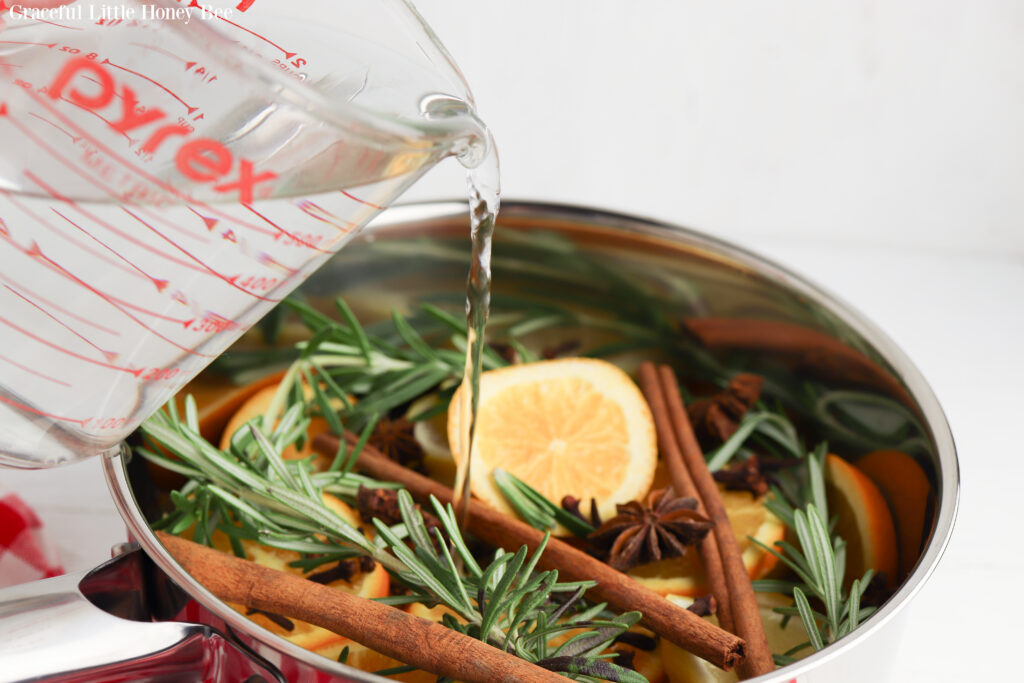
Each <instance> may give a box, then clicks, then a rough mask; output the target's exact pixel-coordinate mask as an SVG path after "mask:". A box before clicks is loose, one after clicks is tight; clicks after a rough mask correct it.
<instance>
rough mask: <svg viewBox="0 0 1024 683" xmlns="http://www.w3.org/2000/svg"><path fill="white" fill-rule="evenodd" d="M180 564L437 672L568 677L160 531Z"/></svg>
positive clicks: (208, 583)
mask: <svg viewBox="0 0 1024 683" xmlns="http://www.w3.org/2000/svg"><path fill="white" fill-rule="evenodd" d="M156 535H157V538H159V539H160V542H161V543H163V544H164V547H165V548H167V551H168V552H169V553H170V554H171V556H172V557H174V559H175V560H177V562H178V564H180V565H181V566H182V567H184V569H185V570H186V571H187V572H188V573H189V574H191V575H192V576H193V577H195V579H196V580H197V581H199V583H201V584H203V585H204V586H205V587H206V588H207V589H208V590H209V591H210V592H211V593H213V594H214V595H215V596H217V597H218V598H220V599H221V600H226V601H228V602H237V603H241V604H242V605H245V606H246V607H250V608H254V609H258V610H265V611H268V612H273V613H275V614H281V615H284V616H288V617H293V618H295V619H302V620H303V621H308V622H309V623H311V624H316V625H317V626H322V627H323V628H326V629H329V630H331V631H333V632H335V633H337V634H338V635H341V636H345V637H347V638H351V639H352V640H354V641H356V642H358V643H362V644H363V645H365V646H367V647H369V648H372V649H374V650H377V651H378V652H382V653H384V654H386V655H388V656H389V657H394V658H395V659H398V660H401V661H403V662H405V663H406V664H410V665H412V666H415V667H416V668H419V669H423V670H425V671H429V672H431V673H434V674H437V675H439V676H447V677H449V678H452V679H455V680H460V681H467V683H469V682H473V681H475V682H479V683H489V682H490V681H508V682H509V683H515V682H516V681H536V682H538V683H542V682H550V683H559V681H561V682H562V683H564V681H565V678H564V677H562V676H560V675H559V674H556V673H554V672H551V671H547V670H545V669H542V668H541V667H539V666H536V665H535V664H531V663H530V662H527V661H526V660H523V659H520V658H518V657H515V656H513V655H510V654H507V653H505V652H503V651H501V650H499V649H498V648H495V647H492V646H490V645H488V644H487V643H484V642H482V641H480V640H476V639H475V638H470V637H469V636H466V635H463V634H461V633H459V632H458V631H453V630H451V629H449V628H445V627H444V626H441V625H440V624H436V623H434V622H432V621H428V620H427V619H422V618H420V617H416V616H413V615H411V614H408V613H406V612H403V611H402V610H400V609H396V608H394V607H390V606H388V605H383V604H381V603H379V602H374V601H373V600H368V599H366V598H361V597H359V596H358V595H353V594H351V593H346V592H344V591H340V590H337V589H336V588H330V587H328V586H323V585H321V584H318V583H315V582H313V581H308V580H306V579H304V578H302V577H301V576H297V575H295V574H288V573H286V572H282V571H278V570H276V569H271V568H269V567H264V566H262V565H259V564H256V563H255V562H250V561H248V560H243V559H241V558H239V557H235V556H233V555H228V554H227V553H222V552H220V551H218V550H214V549H213V548H207V547H206V546H204V545H200V544H198V543H193V542H192V541H187V540H185V539H183V538H179V537H178V536H173V535H171V534H168V533H164V532H162V531H157V532H156Z"/></svg>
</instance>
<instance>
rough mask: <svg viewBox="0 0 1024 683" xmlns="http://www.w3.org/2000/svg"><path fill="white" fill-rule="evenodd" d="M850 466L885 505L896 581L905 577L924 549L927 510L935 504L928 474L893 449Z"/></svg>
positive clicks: (869, 454)
mask: <svg viewBox="0 0 1024 683" xmlns="http://www.w3.org/2000/svg"><path fill="white" fill-rule="evenodd" d="M854 466H855V467H856V468H857V469H859V470H860V471H861V472H864V473H865V474H866V475H868V477H870V478H871V481H873V482H874V483H875V484H876V485H877V486H878V489H879V490H880V491H881V492H882V496H883V497H884V498H885V502H886V503H888V504H889V510H890V511H891V512H892V516H893V521H894V522H895V524H896V539H897V541H898V542H899V554H900V578H902V577H905V576H907V575H908V574H910V572H911V570H913V568H914V565H915V564H917V560H918V558H919V557H920V556H921V551H922V550H924V542H925V539H926V537H927V535H928V531H929V528H928V525H929V521H928V517H929V510H932V509H934V505H935V503H934V494H933V493H932V485H931V483H930V482H929V481H928V475H927V474H925V473H924V470H923V469H921V466H920V465H919V464H917V461H916V460H914V459H913V458H912V457H910V456H909V455H907V454H906V453H904V452H902V451H895V450H881V451H875V452H873V453H868V454H867V455H865V456H864V457H863V458H861V459H859V460H858V461H857V462H856V463H854Z"/></svg>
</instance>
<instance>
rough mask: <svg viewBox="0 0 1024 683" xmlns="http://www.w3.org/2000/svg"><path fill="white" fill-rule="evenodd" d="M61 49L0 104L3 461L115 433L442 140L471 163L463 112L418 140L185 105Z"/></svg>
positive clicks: (255, 104) (45, 51)
mask: <svg viewBox="0 0 1024 683" xmlns="http://www.w3.org/2000/svg"><path fill="white" fill-rule="evenodd" d="M20 37H25V36H20ZM22 42H26V43H27V42H31V41H22ZM76 45H78V47H74V48H73V50H75V52H71V51H69V54H66V55H56V53H55V50H54V47H57V45H56V44H39V45H36V46H34V47H31V48H27V49H22V50H21V51H20V52H18V53H16V56H18V57H20V59H19V62H20V63H19V64H16V65H14V66H15V67H17V68H16V70H14V71H11V68H12V67H11V66H10V64H11V63H10V62H8V65H9V66H8V67H7V68H8V74H7V75H8V76H9V77H10V78H11V79H12V82H13V83H14V84H15V85H17V92H16V93H15V96H12V97H8V98H7V99H5V100H4V101H3V102H2V103H0V137H2V138H3V139H4V141H5V149H4V150H3V154H2V155H0V263H2V264H3V268H2V270H0V385H2V389H0V425H3V429H2V431H0V461H3V462H5V463H6V464H9V465H15V466H25V465H26V464H29V465H35V466H39V465H45V464H53V463H58V462H63V461H70V460H76V459H80V458H83V457H86V456H88V455H92V454H95V453H98V452H101V451H104V450H106V449H108V448H110V447H111V446H112V445H114V444H116V443H117V442H118V441H120V440H121V439H122V438H123V437H124V436H126V435H127V434H128V433H129V432H130V431H131V430H132V429H133V428H134V427H135V426H136V425H137V424H138V422H139V421H141V420H142V419H144V418H145V417H146V416H147V415H148V414H150V413H151V412H152V411H153V410H155V409H156V408H157V407H158V406H159V405H161V404H162V403H163V402H164V401H166V400H167V399H168V398H169V397H170V396H171V395H173V394H174V393H175V392H176V391H177V390H178V389H179V388H180V387H181V386H182V385H184V384H185V383H186V382H187V381H188V380H189V379H190V378H191V377H192V376H193V375H194V374H195V373H196V372H198V371H199V370H200V369H201V368H202V367H204V366H205V365H206V364H208V363H209V362H210V361H211V360H212V359H213V358H214V357H216V356H217V355H218V354H219V353H220V352H221V351H222V350H223V349H224V348H226V347H227V346H228V345H230V343H231V342H233V341H234V340H235V339H236V338H237V337H238V336H239V335H241V334H242V332H244V331H245V329H247V328H248V327H249V326H250V325H252V324H253V323H254V322H255V321H256V320H257V319H259V318H260V317H261V316H262V315H263V314H264V313H266V311H267V310H269V309H270V308H271V307H272V306H273V305H274V304H276V303H277V302H278V301H280V300H281V299H282V298H283V297H284V296H285V295H286V294H287V293H288V292H289V291H291V290H292V289H293V288H294V287H295V286H297V285H298V284H299V283H300V282H301V281H302V280H303V279H305V277H306V276H307V275H308V274H309V273H311V272H312V271H313V270H315V269H316V268H317V267H318V266H319V265H320V264H321V263H322V262H323V261H324V260H325V259H326V258H328V257H330V255H331V254H333V253H334V252H336V251H337V250H338V249H340V248H341V247H342V246H343V245H344V244H345V243H346V242H347V241H348V240H349V239H350V238H351V237H352V236H353V235H354V234H355V233H356V232H357V231H358V229H359V228H360V227H361V226H362V225H364V224H365V223H366V222H367V221H368V220H370V219H371V218H372V217H373V216H374V215H376V213H378V212H379V211H380V210H381V208H382V207H384V206H386V205H387V204H388V203H389V202H390V201H391V200H392V199H393V198H394V197H395V196H397V195H398V194H400V193H401V191H403V190H404V189H405V188H406V187H407V186H408V185H409V184H411V183H412V182H414V181H415V180H416V179H418V178H419V176H420V175H421V174H422V173H423V172H424V171H425V170H426V169H427V168H429V167H430V166H431V165H433V164H434V163H436V162H437V161H438V160H439V159H441V158H443V157H445V156H448V155H450V154H452V153H454V152H455V151H456V147H457V144H456V142H457V141H462V142H463V143H465V145H466V149H465V150H464V153H465V154H467V155H468V157H472V156H473V150H474V149H476V148H477V147H478V146H479V143H473V144H469V143H466V141H468V140H480V139H482V135H481V130H482V128H481V126H480V124H479V123H478V122H477V121H476V119H475V118H474V117H473V116H472V114H471V113H469V112H468V111H467V112H466V113H464V114H462V115H451V116H449V117H448V119H447V121H446V122H445V124H444V125H443V126H441V125H439V126H438V127H437V129H436V131H435V132H434V133H432V134H420V135H418V136H416V137H410V136H403V134H402V132H401V131H399V132H394V131H384V132H381V131H379V130H366V129H361V128H359V127H358V126H356V127H352V126H348V127H339V126H336V125H331V122H330V121H328V122H325V121H324V120H323V117H322V116H318V115H317V113H316V112H310V111H309V110H308V109H306V108H303V107H301V106H291V105H292V103H290V102H288V101H287V100H282V99H281V98H280V97H278V98H277V99H273V100H268V95H267V92H266V91H265V90H264V88H267V87H270V86H273V85H274V84H270V85H267V84H259V83H256V84H255V85H253V86H252V87H250V88H248V89H244V88H235V89H233V91H232V95H233V98H232V99H231V100H226V99H225V98H224V97H215V98H212V99H209V100H204V99H202V98H201V97H200V96H199V95H198V94H197V95H195V97H196V99H194V100H185V99H184V98H183V97H182V95H181V94H180V93H181V92H182V91H175V90H173V89H171V88H170V87H168V85H167V81H165V80H161V81H159V82H158V81H156V79H152V78H150V77H148V76H147V75H146V74H144V73H141V72H134V71H131V70H130V69H129V68H128V67H126V66H124V62H123V61H122V63H121V64H117V63H116V62H115V61H113V60H110V59H108V58H106V57H104V50H106V49H108V48H106V47H105V46H104V44H103V43H102V41H100V42H95V43H88V42H86V41H85V39H84V38H83V39H81V40H79V42H78V43H76ZM61 47H63V46H61ZM160 49H163V48H160ZM90 50H91V51H90ZM33 51H34V52H33ZM172 57H173V55H172V56H171V57H168V59H171V58H172ZM8 59H9V57H8ZM183 66H185V67H187V68H186V69H185V70H186V71H190V72H194V71H196V68H195V65H194V64H193V65H192V66H188V65H187V64H185V65H183ZM223 73H224V72H222V75H223ZM192 76H193V77H195V76H196V74H194V73H192ZM201 76H202V77H203V78H206V79H207V81H206V82H207V84H212V83H214V82H215V81H211V80H209V79H210V78H215V77H216V74H215V73H213V70H209V71H207V72H206V73H205V74H202V75H201ZM261 85H262V87H261ZM190 92H195V93H201V92H203V91H202V90H201V89H200V90H194V91H190ZM272 92H274V91H272ZM175 107H178V108H179V109H183V110H184V111H183V115H179V116H177V117H175V116H174V114H175V113H176V111H177V110H176V109H175ZM464 109H465V107H464ZM168 112H170V113H168ZM468 157H467V158H468ZM494 204H495V206H496V202H494Z"/></svg>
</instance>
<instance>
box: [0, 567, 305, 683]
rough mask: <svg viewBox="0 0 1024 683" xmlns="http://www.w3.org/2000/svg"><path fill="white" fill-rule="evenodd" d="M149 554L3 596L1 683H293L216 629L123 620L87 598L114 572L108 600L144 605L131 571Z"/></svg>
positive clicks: (107, 588) (0, 613)
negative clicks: (90, 588) (86, 586)
mask: <svg viewBox="0 0 1024 683" xmlns="http://www.w3.org/2000/svg"><path fill="white" fill-rule="evenodd" d="M141 553H142V551H141V550H137V549H136V550H132V551H130V552H128V553H125V554H124V555H121V556H120V557H117V558H115V559H113V560H111V561H110V562H108V563H106V564H104V565H101V566H100V567H98V568H96V569H94V570H91V571H88V572H82V573H79V574H66V575H64V576H59V577H56V578H53V579H46V580H44V581H36V582H33V583H28V584H22V585H20V586H14V587H11V588H7V589H4V590H0V662H3V666H0V681H2V682H4V683H8V682H15V681H19V682H21V681H48V682H54V681H61V682H64V683H70V682H81V683H85V682H86V681H97V680H123V681H129V680H130V681H157V680H161V681H165V680H171V679H170V678H168V676H169V675H170V676H171V677H172V678H173V680H237V681H246V682H247V683H257V682H263V681H268V682H269V681H284V680H285V679H284V677H283V676H282V675H281V674H280V673H279V672H277V671H276V670H274V669H273V668H272V667H270V666H269V665H268V664H267V663H266V662H264V661H262V660H259V659H258V658H256V657H254V656H253V655H250V654H249V653H246V652H243V651H242V650H241V649H239V648H238V647H237V646H235V645H234V644H233V643H231V642H230V641H228V640H227V639H226V638H225V637H224V636H223V635H221V634H220V633H218V632H217V631H216V630H215V629H213V628H210V627H209V626H205V625H201V624H190V623H181V622H173V621H164V622H147V621H133V620H131V619H125V618H121V617H118V616H114V615H113V614H110V613H108V612H106V611H104V610H103V609H100V608H99V607H97V606H96V604H94V603H93V602H92V601H90V600H89V598H87V597H86V595H85V594H84V593H83V589H82V585H83V583H84V582H88V581H90V580H92V578H93V577H96V576H97V574H98V573H100V572H106V574H105V575H103V576H102V579H103V583H104V585H103V587H102V592H103V593H104V594H106V595H108V596H115V595H116V596H117V598H116V599H117V600H118V601H121V602H122V603H123V602H125V601H127V602H129V603H131V602H135V603H137V604H141V603H142V602H144V600H142V599H141V593H142V589H141V587H139V586H132V585H130V584H131V583H132V581H131V580H130V579H128V578H127V577H130V576H131V575H132V574H133V571H132V568H131V567H130V566H126V565H130V564H131V563H133V562H135V563H138V562H141V561H142V560H141V559H140V558H139V557H138V555H141ZM118 583H121V584H129V585H120V586H119V585H117V584H118ZM120 609H124V608H123V607H122V608H120ZM115 611H118V610H117V609H115ZM225 677H226V678H225Z"/></svg>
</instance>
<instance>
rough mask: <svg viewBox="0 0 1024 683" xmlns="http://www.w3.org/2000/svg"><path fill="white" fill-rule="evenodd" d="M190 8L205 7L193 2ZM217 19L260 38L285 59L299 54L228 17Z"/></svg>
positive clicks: (193, 0) (194, 0)
mask: <svg viewBox="0 0 1024 683" xmlns="http://www.w3.org/2000/svg"><path fill="white" fill-rule="evenodd" d="M189 7H198V8H200V9H202V7H203V6H202V5H200V4H199V3H198V2H196V0H192V2H190V3H189ZM246 9H248V8H246ZM216 17H217V18H218V19H220V20H221V21H223V22H225V23H228V24H231V25H232V26H234V27H235V28H237V29H241V30H243V31H245V32H246V33H248V34H249V35H251V36H253V37H254V38H258V39H260V40H262V41H263V42H264V43H266V44H267V45H270V46H271V47H275V48H277V49H278V50H280V51H281V52H283V53H284V57H285V59H291V58H292V57H294V56H295V55H297V54H298V53H297V52H288V50H286V49H284V48H283V47H281V46H280V45H278V44H277V43H275V42H274V41H272V40H271V39H270V38H267V37H266V36H264V35H261V34H259V33H256V32H255V31H250V30H249V29H247V28H246V27H244V26H242V25H241V24H236V23H235V22H233V21H231V20H230V19H228V18H227V17H222V16H221V15H219V14H218V15H216Z"/></svg>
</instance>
